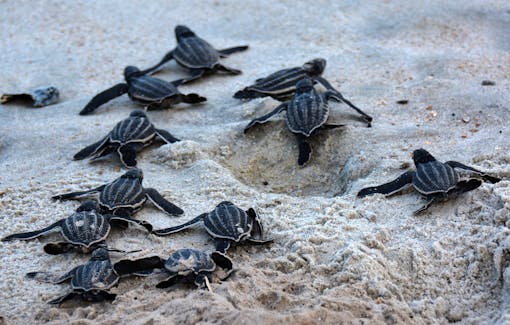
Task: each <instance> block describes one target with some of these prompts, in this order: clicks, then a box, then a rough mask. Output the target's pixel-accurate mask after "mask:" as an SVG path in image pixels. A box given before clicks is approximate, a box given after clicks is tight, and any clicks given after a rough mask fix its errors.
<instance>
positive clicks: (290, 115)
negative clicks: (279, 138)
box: [287, 89, 329, 137]
mask: <svg viewBox="0 0 510 325" xmlns="http://www.w3.org/2000/svg"><path fill="white" fill-rule="evenodd" d="M328 116H329V106H328V103H327V101H325V100H324V98H323V97H322V96H320V95H319V94H317V92H316V91H315V90H314V89H312V90H311V91H310V92H307V93H302V94H297V95H296V96H294V98H293V99H292V100H291V101H290V102H289V105H288V107H287V126H288V127H289V129H290V130H291V131H292V132H294V133H301V134H303V135H305V136H307V137H309V136H310V135H311V134H312V132H313V131H314V130H315V129H317V128H319V127H320V126H321V125H323V124H324V123H325V122H326V121H327V119H328Z"/></svg>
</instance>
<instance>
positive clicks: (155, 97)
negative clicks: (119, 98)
mask: <svg viewBox="0 0 510 325" xmlns="http://www.w3.org/2000/svg"><path fill="white" fill-rule="evenodd" d="M178 93H179V91H178V90H177V88H176V87H175V86H174V85H172V84H171V83H169V82H166V81H165V80H161V79H157V78H152V77H149V76H140V77H136V78H132V79H131V80H130V81H129V96H130V97H131V99H133V100H136V101H139V102H142V103H144V104H150V103H152V102H158V101H160V100H162V99H164V98H167V97H169V96H174V95H176V94H178Z"/></svg>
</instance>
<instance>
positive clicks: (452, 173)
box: [358, 149, 501, 214]
mask: <svg viewBox="0 0 510 325" xmlns="http://www.w3.org/2000/svg"><path fill="white" fill-rule="evenodd" d="M413 160H414V164H415V166H416V171H414V170H409V171H407V172H405V173H403V174H402V175H400V176H399V177H398V178H397V179H395V180H393V181H391V182H389V183H385V184H382V185H379V186H374V187H367V188H364V189H362V190H361V191H359V193H358V197H364V196H367V195H371V194H376V193H380V194H385V195H392V194H395V193H398V192H400V191H402V190H403V189H405V188H407V187H409V186H411V185H412V186H413V187H414V188H415V189H416V190H417V191H418V192H419V193H420V194H422V195H423V196H425V198H426V200H427V203H426V204H425V205H424V206H422V207H421V208H420V209H418V210H416V211H415V212H414V214H418V213H420V212H422V211H425V210H426V209H427V208H428V207H429V206H430V205H431V204H432V203H434V202H437V201H440V200H445V199H447V198H449V197H452V196H455V195H457V194H460V193H464V192H468V191H471V190H474V189H476V188H477V187H479V186H480V185H482V181H483V180H484V181H488V182H490V183H493V184H494V183H497V182H499V181H500V180H501V179H499V178H497V177H494V176H490V175H487V174H486V173H484V172H481V171H479V170H477V169H474V168H472V167H469V166H466V165H464V164H462V163H460V162H457V161H447V162H445V163H442V162H439V161H437V160H436V159H435V158H434V157H433V156H432V155H431V154H430V153H429V152H428V151H426V150H425V149H417V150H415V151H414V152H413ZM459 171H463V172H467V173H469V175H468V176H467V177H466V176H465V177H461V175H460V174H459Z"/></svg>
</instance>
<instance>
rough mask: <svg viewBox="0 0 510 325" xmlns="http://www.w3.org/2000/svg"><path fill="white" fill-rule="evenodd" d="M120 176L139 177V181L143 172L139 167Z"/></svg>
mask: <svg viewBox="0 0 510 325" xmlns="http://www.w3.org/2000/svg"><path fill="white" fill-rule="evenodd" d="M120 178H129V179H139V180H140V181H141V180H142V179H143V172H142V170H141V169H138V168H134V169H131V170H130V171H128V172H127V173H125V174H124V175H122V176H121V177H120Z"/></svg>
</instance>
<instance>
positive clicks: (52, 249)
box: [44, 242, 76, 255]
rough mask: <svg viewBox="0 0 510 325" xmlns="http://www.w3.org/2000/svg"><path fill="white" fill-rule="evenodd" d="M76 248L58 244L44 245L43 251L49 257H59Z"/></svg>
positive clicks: (63, 243) (66, 244)
mask: <svg viewBox="0 0 510 325" xmlns="http://www.w3.org/2000/svg"><path fill="white" fill-rule="evenodd" d="M75 248H76V245H75V244H71V243H66V242H60V243H49V244H46V245H44V251H45V252H46V253H47V254H50V255H59V254H64V253H68V252H70V251H73V250H74V249H75Z"/></svg>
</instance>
